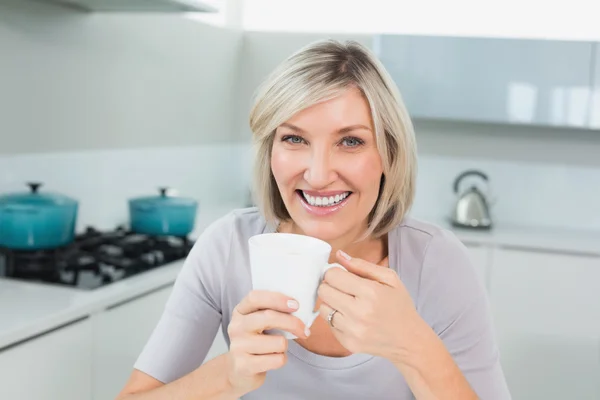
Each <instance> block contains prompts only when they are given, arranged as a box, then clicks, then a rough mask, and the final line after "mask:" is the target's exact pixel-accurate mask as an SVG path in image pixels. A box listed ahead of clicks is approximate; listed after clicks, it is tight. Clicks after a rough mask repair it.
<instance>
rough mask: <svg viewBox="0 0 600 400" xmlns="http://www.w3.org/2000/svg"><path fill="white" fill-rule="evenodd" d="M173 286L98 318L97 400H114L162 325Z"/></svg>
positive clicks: (95, 352)
mask: <svg viewBox="0 0 600 400" xmlns="http://www.w3.org/2000/svg"><path fill="white" fill-rule="evenodd" d="M171 289H172V285H169V286H167V287H164V288H162V289H158V290H155V291H153V292H151V293H148V294H145V295H143V296H140V297H136V298H133V299H131V300H128V301H127V302H126V303H122V304H119V305H116V306H113V307H112V308H109V309H108V310H106V311H105V312H102V313H99V314H98V315H97V316H96V317H95V319H94V348H93V369H92V370H93V399H94V400H106V399H114V398H115V397H116V395H117V394H118V393H119V391H120V390H121V389H123V386H124V385H125V383H126V382H127V379H128V378H129V376H130V375H131V372H132V370H133V364H134V363H135V361H136V360H137V357H138V356H139V355H140V353H141V351H142V349H143V347H144V345H145V344H146V342H147V341H148V338H149V337H150V334H151V333H152V331H153V330H154V328H155V326H156V324H157V323H158V321H159V319H160V316H161V315H162V312H163V310H164V307H165V304H166V302H167V299H168V297H169V295H170V293H171Z"/></svg>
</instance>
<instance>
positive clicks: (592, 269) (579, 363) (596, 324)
mask: <svg viewBox="0 0 600 400" xmlns="http://www.w3.org/2000/svg"><path fill="white" fill-rule="evenodd" d="M491 275H492V276H491V288H490V296H491V304H492V312H493V316H494V322H495V325H496V332H497V336H498V342H499V346H500V354H501V362H502V365H503V368H504V370H505V373H506V378H507V382H508V384H509V386H510V389H511V393H512V395H513V398H514V399H544V400H562V399H581V400H588V399H589V400H592V399H594V400H596V399H599V398H600V386H599V385H598V378H599V377H600V302H599V301H598V293H600V259H599V258H595V257H594V258H590V257H578V256H573V255H568V256H567V255H560V254H542V253H536V252H526V251H520V250H507V249H497V250H496V251H495V253H494V265H493V267H492V270H491Z"/></svg>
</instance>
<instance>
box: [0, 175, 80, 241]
mask: <svg viewBox="0 0 600 400" xmlns="http://www.w3.org/2000/svg"><path fill="white" fill-rule="evenodd" d="M27 185H28V186H29V190H28V191H23V192H17V193H9V194H5V195H0V247H5V248H10V249H15V250H46V249H53V248H58V247H61V246H64V245H67V244H69V243H71V242H72V241H73V239H74V237H75V225H76V223H77V212H78V207H79V204H78V202H77V201H76V200H74V199H72V198H70V197H68V196H65V195H63V194H58V193H49V192H42V191H40V187H41V186H42V184H41V183H37V182H32V183H28V184H27Z"/></svg>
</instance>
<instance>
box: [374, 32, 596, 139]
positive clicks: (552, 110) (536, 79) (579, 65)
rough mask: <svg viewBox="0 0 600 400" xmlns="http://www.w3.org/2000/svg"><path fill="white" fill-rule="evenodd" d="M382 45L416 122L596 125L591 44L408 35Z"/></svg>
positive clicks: (380, 53) (386, 38) (390, 38)
mask: <svg viewBox="0 0 600 400" xmlns="http://www.w3.org/2000/svg"><path fill="white" fill-rule="evenodd" d="M375 40H376V42H375V49H376V51H377V53H378V56H379V57H380V59H381V60H382V62H383V64H384V65H385V66H386V68H387V69H388V71H389V72H390V74H391V75H392V78H393V79H394V80H395V81H396V84H397V85H398V87H399V89H400V91H401V94H402V96H403V98H404V101H405V102H406V105H407V107H408V111H409V112H410V114H411V115H412V116H413V117H417V118H430V119H451V120H463V121H477V122H492V123H515V124H535V125H547V126H565V127H578V128H587V127H589V121H590V119H589V115H590V109H591V90H592V86H591V82H592V71H591V66H592V65H593V64H592V57H593V50H594V44H593V43H591V42H567V41H564V42H563V41H550V40H517V39H498V38H452V37H431V36H404V35H382V36H378V37H376V39H375ZM599 118H600V117H599Z"/></svg>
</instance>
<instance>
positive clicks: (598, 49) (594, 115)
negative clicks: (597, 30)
mask: <svg viewBox="0 0 600 400" xmlns="http://www.w3.org/2000/svg"><path fill="white" fill-rule="evenodd" d="M593 66H594V71H593V74H594V75H593V77H592V82H593V86H592V90H593V94H592V108H591V112H590V125H591V126H592V128H594V129H600V43H596V44H595V45H594V62H593Z"/></svg>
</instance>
